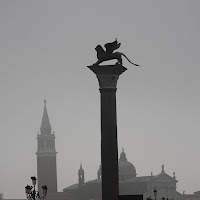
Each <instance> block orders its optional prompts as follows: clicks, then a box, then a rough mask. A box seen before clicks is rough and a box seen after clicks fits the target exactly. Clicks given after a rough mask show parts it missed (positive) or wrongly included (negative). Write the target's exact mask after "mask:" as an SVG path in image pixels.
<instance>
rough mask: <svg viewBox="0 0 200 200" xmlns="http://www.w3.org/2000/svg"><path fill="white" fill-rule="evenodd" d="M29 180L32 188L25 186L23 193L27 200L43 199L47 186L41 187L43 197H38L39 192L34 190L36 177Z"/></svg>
mask: <svg viewBox="0 0 200 200" xmlns="http://www.w3.org/2000/svg"><path fill="white" fill-rule="evenodd" d="M31 180H32V184H33V186H30V185H27V186H26V187H25V193H26V197H27V199H29V200H36V199H38V198H39V199H45V198H46V195H47V186H46V185H44V186H42V190H43V196H42V197H40V194H39V192H38V191H36V190H35V185H36V180H37V179H36V177H35V176H32V177H31ZM32 189H33V190H32Z"/></svg>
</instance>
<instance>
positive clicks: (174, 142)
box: [0, 0, 200, 198]
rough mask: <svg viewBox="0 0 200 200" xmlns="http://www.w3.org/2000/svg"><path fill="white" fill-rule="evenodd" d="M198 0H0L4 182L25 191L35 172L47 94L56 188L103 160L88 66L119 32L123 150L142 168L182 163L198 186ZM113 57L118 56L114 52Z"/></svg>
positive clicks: (183, 180) (8, 194)
mask: <svg viewBox="0 0 200 200" xmlns="http://www.w3.org/2000/svg"><path fill="white" fill-rule="evenodd" d="M199 9H200V1H199V0H192V1H189V0H187V1H186V0H179V1H178V0H174V1H159V0H151V1H144V0H134V1H133V0H132V1H131V0H129V1H128V0H127V1H107V0H101V1H94V0H91V1H89V0H84V1H65V0H63V1H61V0H57V1H52V0H48V1H47V0H43V1H22V0H18V1H7V0H1V1H0V27H1V29H0V92H1V100H0V102H1V103H0V122H1V125H0V128H1V130H0V131H1V140H0V141H1V145H0V158H1V167H0V192H3V193H4V196H5V198H25V194H24V187H25V186H26V185H27V184H31V180H30V177H31V176H32V175H36V176H37V170H36V155H35V152H36V148H37V145H36V142H37V141H36V136H37V132H38V131H39V129H40V125H41V120H42V114H43V108H44V99H46V100H47V109H48V114H49V118H50V122H51V125H52V129H53V130H54V131H55V135H56V150H57V152H58V154H57V173H58V190H59V191H62V189H63V188H65V187H66V186H69V185H71V184H74V183H77V180H78V175H77V171H78V169H79V165H80V162H82V164H83V168H84V170H85V179H86V181H88V180H91V179H95V178H96V176H97V175H96V173H97V170H98V167H99V163H100V94H99V90H98V88H99V86H98V82H97V79H96V77H95V75H94V74H93V73H92V71H90V70H89V69H88V68H87V66H88V65H91V64H93V63H94V62H96V52H95V50H94V48H95V47H96V45H98V44H100V45H104V44H105V43H107V42H112V41H114V38H115V37H117V38H118V41H119V42H121V43H122V45H121V47H120V49H119V50H120V51H121V52H123V53H125V54H126V55H127V57H128V58H129V59H130V60H131V61H133V62H135V63H138V64H140V65H141V67H140V68H139V67H135V66H133V65H131V64H130V63H128V62H127V61H126V60H124V66H125V67H127V68H128V70H127V71H126V72H125V73H124V74H123V75H121V76H120V79H119V81H118V90H117V111H118V113H117V117H118V144H119V153H120V152H121V148H122V147H124V149H125V152H126V154H127V159H128V161H130V162H131V163H133V164H134V166H135V168H136V172H137V175H138V176H144V175H150V173H151V171H153V174H154V175H156V174H159V173H160V171H161V165H162V164H164V165H165V171H166V173H167V174H169V175H170V176H172V175H173V172H176V177H177V180H178V181H179V182H178V183H177V190H178V191H179V192H181V193H182V191H183V190H185V191H186V193H193V192H195V191H197V190H199V189H200V183H199V178H200V172H199V171H200V160H199V152H200V145H199V141H200V103H199V102H200V91H199V86H200V78H199V77H200V66H199V57H200V38H199V36H200V20H199V19H200V12H199ZM114 62H115V61H114Z"/></svg>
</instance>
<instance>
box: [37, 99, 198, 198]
mask: <svg viewBox="0 0 200 200" xmlns="http://www.w3.org/2000/svg"><path fill="white" fill-rule="evenodd" d="M56 154H57V152H56V149H55V134H54V132H53V133H52V129H51V124H50V121H49V117H48V113H47V107H46V101H45V104H44V113H43V117H42V123H41V128H40V133H38V136H37V152H36V155H37V173H38V175H37V178H38V188H41V186H42V185H47V186H48V194H47V200H101V175H102V172H101V165H100V166H99V169H98V170H97V179H94V180H90V181H87V182H85V172H84V169H83V166H82V164H81V165H80V168H79V170H78V183H75V184H73V185H71V186H68V187H66V188H64V189H63V192H57V168H56ZM177 182H178V181H177V180H176V177H175V173H174V174H173V176H169V175H168V174H166V173H165V170H164V165H162V170H161V173H160V174H158V175H153V174H152V173H151V175H150V176H137V174H136V168H135V166H134V165H133V164H132V163H130V162H128V160H127V157H126V153H125V152H124V149H122V152H121V154H120V158H119V192H120V195H134V194H143V196H144V199H145V200H146V199H155V197H154V194H153V191H154V190H155V189H156V190H157V197H156V199H157V200H161V198H163V197H164V198H165V200H200V191H197V192H194V194H185V193H183V194H180V193H179V192H177V191H176V184H177Z"/></svg>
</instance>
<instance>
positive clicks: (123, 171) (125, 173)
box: [119, 148, 137, 181]
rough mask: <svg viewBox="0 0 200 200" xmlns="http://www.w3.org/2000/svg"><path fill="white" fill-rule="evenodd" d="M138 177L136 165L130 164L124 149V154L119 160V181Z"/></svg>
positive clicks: (122, 153)
mask: <svg viewBox="0 0 200 200" xmlns="http://www.w3.org/2000/svg"><path fill="white" fill-rule="evenodd" d="M136 175H137V174H136V169H135V167H134V165H133V164H132V163H130V162H128V160H127V158H126V154H125V152H124V149H123V148H122V152H121V154H120V158H119V180H120V181H123V180H128V179H130V178H133V177H136Z"/></svg>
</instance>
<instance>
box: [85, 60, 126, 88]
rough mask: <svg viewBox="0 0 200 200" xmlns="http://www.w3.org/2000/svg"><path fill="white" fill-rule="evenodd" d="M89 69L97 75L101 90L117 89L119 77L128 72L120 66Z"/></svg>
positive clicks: (95, 66)
mask: <svg viewBox="0 0 200 200" xmlns="http://www.w3.org/2000/svg"><path fill="white" fill-rule="evenodd" d="M88 68H89V69H90V70H92V71H93V72H94V73H95V74H96V76H97V79H98V81H99V87H100V89H106V88H116V86H117V80H118V78H119V75H121V74H122V73H123V72H125V71H126V70H127V68H125V67H124V66H122V65H120V64H115V65H91V66H88Z"/></svg>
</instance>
